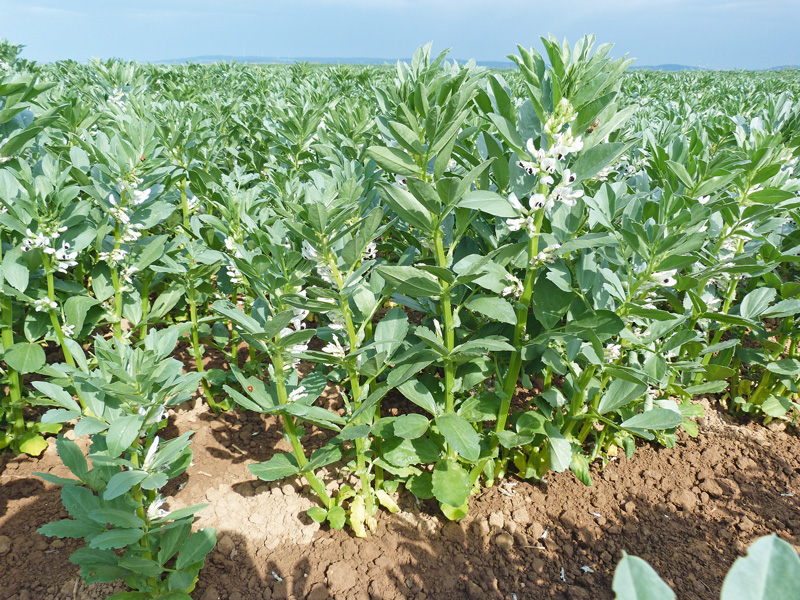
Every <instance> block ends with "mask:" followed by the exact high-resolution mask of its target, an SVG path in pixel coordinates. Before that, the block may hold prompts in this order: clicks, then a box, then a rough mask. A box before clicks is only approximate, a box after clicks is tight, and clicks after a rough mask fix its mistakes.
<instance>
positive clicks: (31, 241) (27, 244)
mask: <svg viewBox="0 0 800 600" xmlns="http://www.w3.org/2000/svg"><path fill="white" fill-rule="evenodd" d="M25 234H26V235H27V236H28V237H26V238H24V239H23V240H22V250H23V252H28V251H29V250H31V249H32V248H44V249H45V252H47V250H48V249H51V247H50V244H51V242H50V236H49V235H46V234H45V232H44V230H40V231H38V232H37V233H33V232H32V231H31V230H30V229H27V230H26V231H25ZM55 237H56V238H57V237H58V233H56V235H55ZM47 253H48V254H52V252H47Z"/></svg>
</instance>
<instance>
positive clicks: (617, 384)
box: [597, 379, 647, 415]
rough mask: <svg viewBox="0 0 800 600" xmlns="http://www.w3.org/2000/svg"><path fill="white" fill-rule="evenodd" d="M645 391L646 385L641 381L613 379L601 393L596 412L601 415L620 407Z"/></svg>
mask: <svg viewBox="0 0 800 600" xmlns="http://www.w3.org/2000/svg"><path fill="white" fill-rule="evenodd" d="M646 391H647V386H646V385H644V384H642V383H635V382H632V381H626V380H624V379H614V380H613V381H612V382H611V385H609V386H608V389H606V391H605V393H604V394H603V397H602V399H601V400H600V404H599V405H598V406H597V412H598V413H599V414H601V415H604V414H606V413H607V412H611V411H614V410H617V409H618V408H622V407H623V406H626V405H628V404H630V403H631V402H632V401H634V400H636V399H637V398H640V397H641V396H642V394H644V393H645V392H646Z"/></svg>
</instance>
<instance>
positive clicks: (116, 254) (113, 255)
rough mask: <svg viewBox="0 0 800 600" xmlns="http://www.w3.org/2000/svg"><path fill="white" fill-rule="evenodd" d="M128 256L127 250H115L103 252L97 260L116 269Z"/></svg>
mask: <svg viewBox="0 0 800 600" xmlns="http://www.w3.org/2000/svg"><path fill="white" fill-rule="evenodd" d="M126 256H128V251H127V250H123V249H122V248H114V249H113V250H111V251H110V252H101V253H100V254H98V255H97V258H99V259H100V260H102V261H103V262H107V263H108V264H109V265H111V266H112V267H116V266H117V265H118V264H120V263H121V262H123V261H124V260H125V257H126Z"/></svg>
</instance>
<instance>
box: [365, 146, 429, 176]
mask: <svg viewBox="0 0 800 600" xmlns="http://www.w3.org/2000/svg"><path fill="white" fill-rule="evenodd" d="M367 156H369V157H370V158H371V159H372V160H374V161H375V162H376V163H378V166H379V167H380V168H381V169H383V170H384V171H388V172H389V173H396V174H398V175H419V167H418V166H417V164H416V163H415V162H414V160H413V159H412V158H411V157H410V156H409V155H408V154H406V153H405V152H403V151H402V150H400V149H399V148H387V147H385V146H370V147H369V148H367Z"/></svg>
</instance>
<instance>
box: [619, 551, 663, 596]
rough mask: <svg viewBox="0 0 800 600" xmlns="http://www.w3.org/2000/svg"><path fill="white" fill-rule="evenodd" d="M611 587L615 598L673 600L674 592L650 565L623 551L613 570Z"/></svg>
mask: <svg viewBox="0 0 800 600" xmlns="http://www.w3.org/2000/svg"><path fill="white" fill-rule="evenodd" d="M612 589H613V590H614V593H615V594H616V598H615V600H675V593H674V592H673V591H672V590H671V589H670V588H669V586H668V585H667V584H666V583H664V582H663V581H662V580H661V578H660V577H659V576H658V573H656V572H655V571H654V570H653V568H652V567H651V566H650V565H648V564H647V563H646V562H645V561H643V560H642V559H641V558H639V557H637V556H630V555H628V554H626V553H625V552H624V551H623V553H622V560H621V561H619V564H618V565H617V568H616V570H615V571H614V582H613V584H612Z"/></svg>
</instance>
